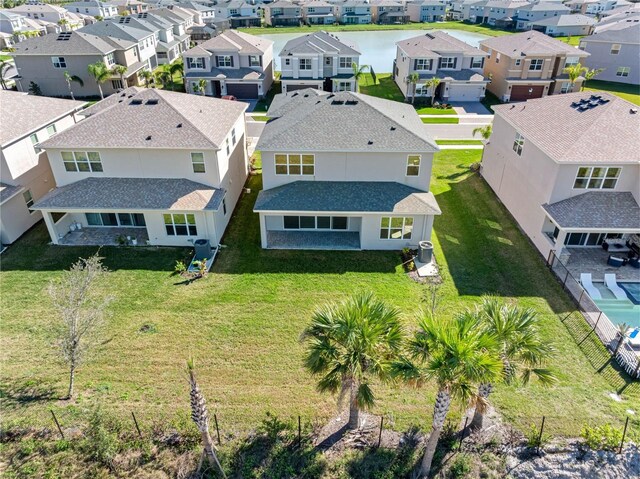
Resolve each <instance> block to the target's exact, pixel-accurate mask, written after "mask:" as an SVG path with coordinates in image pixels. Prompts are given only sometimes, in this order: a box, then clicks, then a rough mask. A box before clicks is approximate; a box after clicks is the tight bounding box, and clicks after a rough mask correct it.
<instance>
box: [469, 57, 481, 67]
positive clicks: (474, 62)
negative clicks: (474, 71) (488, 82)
mask: <svg viewBox="0 0 640 479" xmlns="http://www.w3.org/2000/svg"><path fill="white" fill-rule="evenodd" d="M482 60H483V58H482V57H474V58H472V59H471V68H482Z"/></svg>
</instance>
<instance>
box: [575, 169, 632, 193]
mask: <svg viewBox="0 0 640 479" xmlns="http://www.w3.org/2000/svg"><path fill="white" fill-rule="evenodd" d="M620 170H622V168H617V167H611V168H605V167H588V166H584V167H581V168H578V173H577V174H576V180H575V182H574V183H573V188H574V189H587V190H601V189H602V190H612V189H614V188H615V187H616V184H617V183H618V178H619V177H620Z"/></svg>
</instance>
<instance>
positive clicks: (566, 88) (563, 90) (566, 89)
mask: <svg viewBox="0 0 640 479" xmlns="http://www.w3.org/2000/svg"><path fill="white" fill-rule="evenodd" d="M570 89H571V82H568V81H563V82H562V87H561V88H560V93H568V92H569V90H570Z"/></svg>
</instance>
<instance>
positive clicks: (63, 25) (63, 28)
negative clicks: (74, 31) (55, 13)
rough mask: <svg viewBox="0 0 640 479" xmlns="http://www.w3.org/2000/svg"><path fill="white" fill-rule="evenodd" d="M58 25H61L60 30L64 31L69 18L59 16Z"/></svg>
mask: <svg viewBox="0 0 640 479" xmlns="http://www.w3.org/2000/svg"><path fill="white" fill-rule="evenodd" d="M58 25H60V26H61V27H62V31H66V30H67V26H68V25H69V20H67V19H66V18H61V19H60V20H58Z"/></svg>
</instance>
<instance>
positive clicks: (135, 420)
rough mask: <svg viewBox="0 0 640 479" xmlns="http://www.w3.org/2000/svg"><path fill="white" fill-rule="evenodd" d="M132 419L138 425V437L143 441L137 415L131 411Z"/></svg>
mask: <svg viewBox="0 0 640 479" xmlns="http://www.w3.org/2000/svg"><path fill="white" fill-rule="evenodd" d="M131 417H132V418H133V423H134V424H135V425H136V430H137V431H138V437H139V438H140V439H142V433H141V432H140V426H138V420H137V419H136V415H135V414H134V413H133V411H131Z"/></svg>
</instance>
